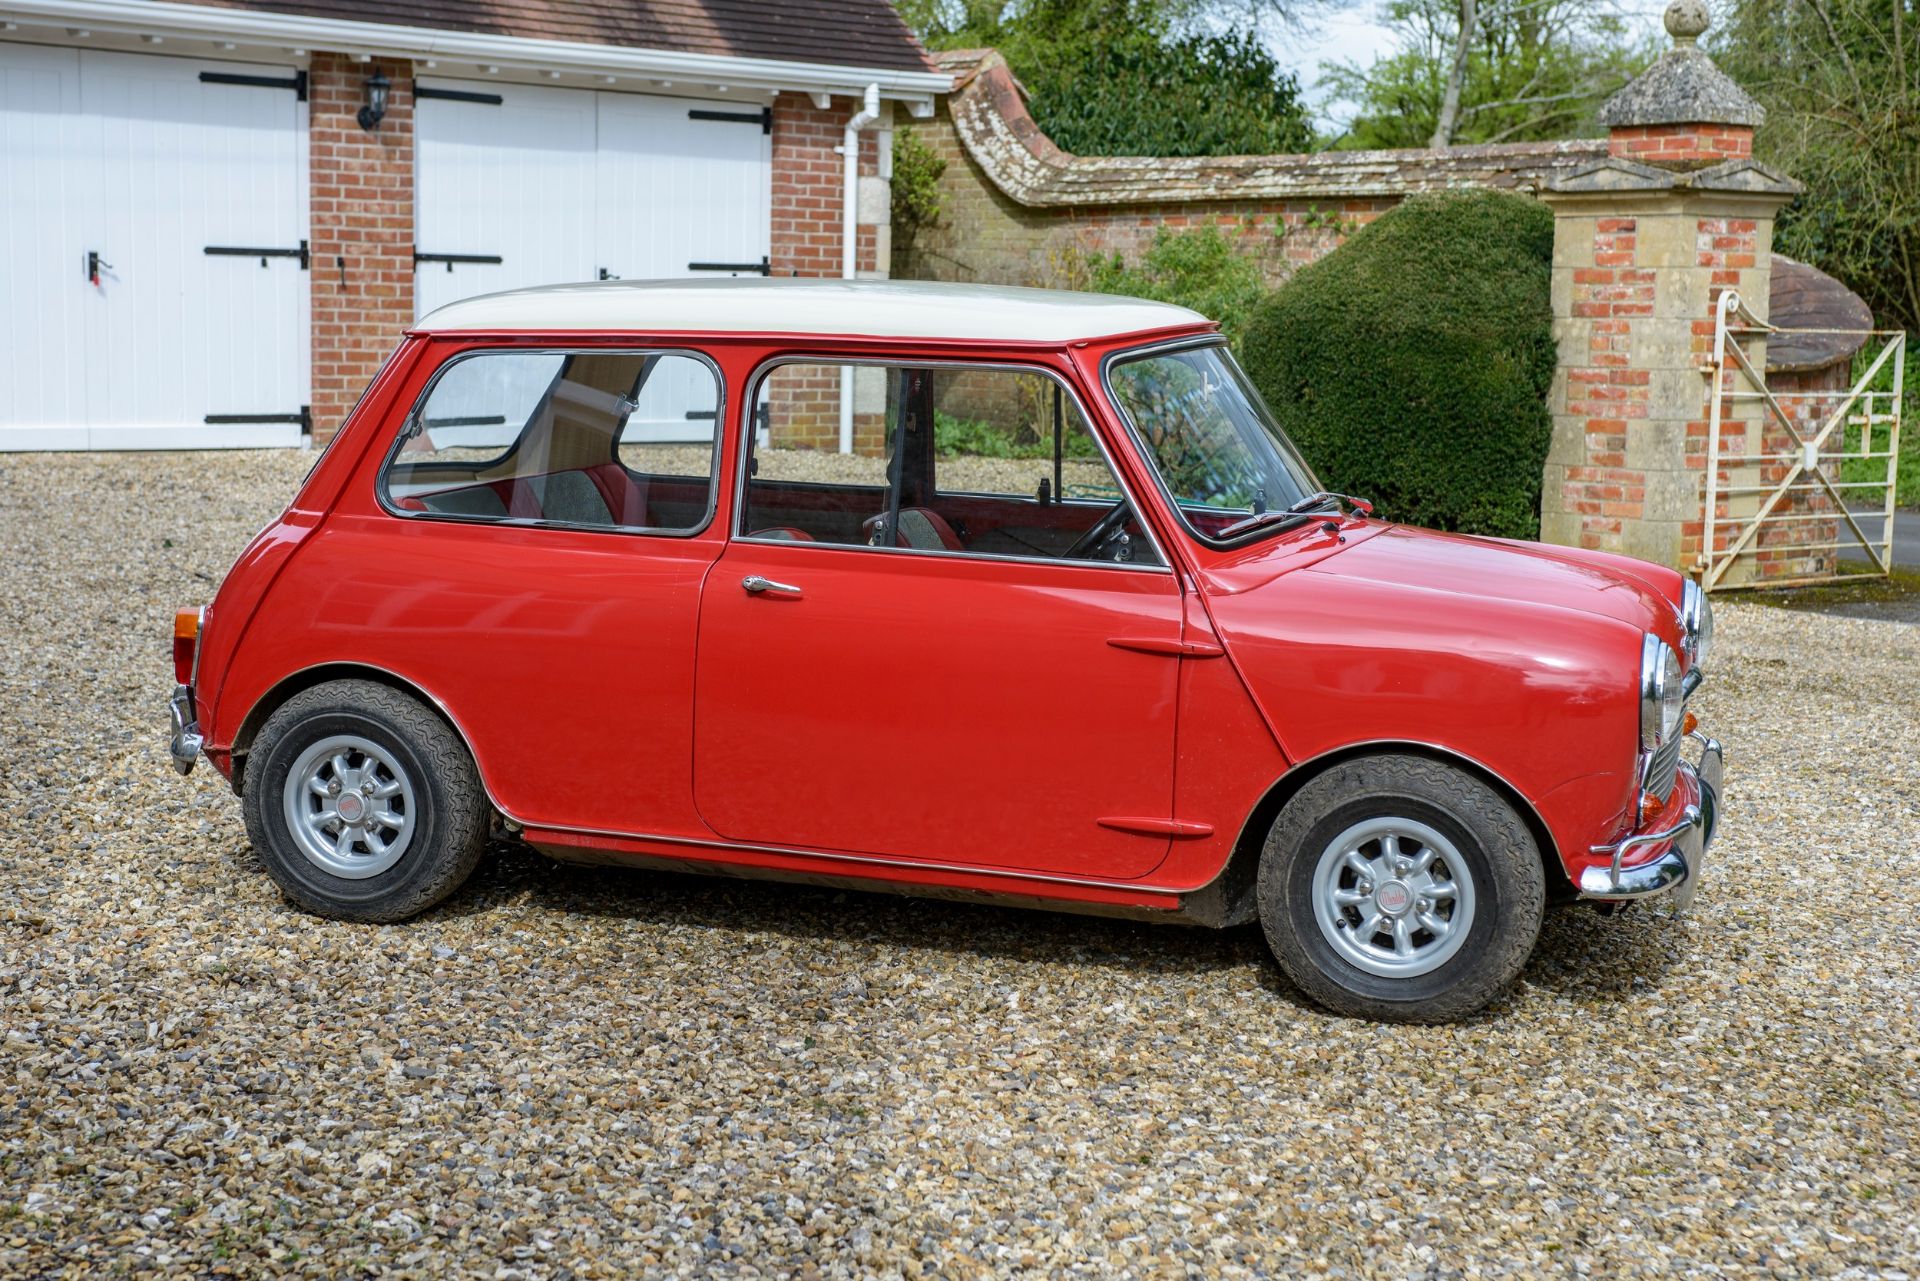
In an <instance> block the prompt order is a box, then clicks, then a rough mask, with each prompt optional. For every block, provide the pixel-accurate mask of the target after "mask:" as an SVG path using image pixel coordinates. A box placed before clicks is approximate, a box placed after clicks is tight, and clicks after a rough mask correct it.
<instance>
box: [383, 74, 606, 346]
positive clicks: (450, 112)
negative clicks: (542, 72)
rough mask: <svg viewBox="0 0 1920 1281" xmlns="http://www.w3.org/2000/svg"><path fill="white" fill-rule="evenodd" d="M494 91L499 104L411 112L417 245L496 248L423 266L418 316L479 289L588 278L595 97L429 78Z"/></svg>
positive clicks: (417, 286) (429, 105) (423, 103)
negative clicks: (493, 259)
mask: <svg viewBox="0 0 1920 1281" xmlns="http://www.w3.org/2000/svg"><path fill="white" fill-rule="evenodd" d="M427 83H428V84H430V85H434V86H436V87H443V88H450V89H455V90H458V91H461V92H467V93H487V94H498V95H499V96H500V97H501V99H502V101H501V102H500V103H499V104H498V105H494V104H489V103H481V102H461V101H454V100H449V99H444V98H423V99H420V100H419V101H418V102H417V103H416V104H415V107H414V131H415V132H414V166H415V178H414V180H415V184H416V187H417V189H418V190H417V199H416V200H415V202H414V211H415V231H414V247H415V248H416V250H418V251H419V252H421V253H439V254H497V255H499V257H500V258H501V260H502V261H501V262H499V263H498V264H476V263H457V264H453V265H451V267H449V265H448V264H444V263H436V262H423V263H421V264H419V267H418V270H417V271H416V272H415V273H414V282H415V283H414V303H415V306H416V307H417V308H418V310H419V314H421V315H425V314H426V313H427V312H430V311H432V310H433V309H434V308H436V307H439V306H442V305H444V304H446V303H450V302H456V301H458V300H459V299H462V298H471V297H473V296H474V295H475V294H485V293H493V292H495V291H497V290H501V289H517V288H520V287H521V286H524V285H544V284H558V283H561V282H565V281H574V280H589V279H592V277H593V268H594V263H593V248H594V246H593V214H594V205H593V186H594V163H593V148H594V95H593V94H592V93H591V92H588V91H586V90H581V89H549V88H543V87H541V86H537V85H510V84H473V83H456V82H441V81H428V82H427Z"/></svg>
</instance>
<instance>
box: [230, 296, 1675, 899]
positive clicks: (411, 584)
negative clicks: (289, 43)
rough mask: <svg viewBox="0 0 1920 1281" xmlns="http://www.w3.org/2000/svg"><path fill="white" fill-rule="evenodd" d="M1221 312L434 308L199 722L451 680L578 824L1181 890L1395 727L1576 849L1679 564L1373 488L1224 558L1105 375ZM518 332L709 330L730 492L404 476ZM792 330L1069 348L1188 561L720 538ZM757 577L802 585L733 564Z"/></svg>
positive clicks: (820, 341) (856, 870) (480, 751)
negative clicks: (748, 408) (1352, 502)
mask: <svg viewBox="0 0 1920 1281" xmlns="http://www.w3.org/2000/svg"><path fill="white" fill-rule="evenodd" d="M1207 332H1210V331H1209V330H1208V329H1205V328H1194V327H1188V328H1182V329H1174V330H1167V331H1164V332H1161V333H1157V334H1149V335H1128V336H1125V337H1116V338H1109V339H1102V340H1099V341H1094V342H1078V343H1072V344H1064V345H1061V344H1052V345H1049V344H1023V343H983V342H977V341H976V342H939V343H933V342H926V341H905V340H879V339H871V338H844V339H835V338H831V337H819V336H796V335H787V334H727V335H711V334H680V333H674V334H635V333H628V332H618V333H612V332H609V333H596V334H589V335H582V334H579V333H566V334H563V335H562V334H528V333H517V332H516V333H499V334H476V333H461V334H458V335H427V334H415V335H410V336H409V338H408V339H407V341H406V342H405V343H404V344H403V345H402V346H401V348H400V349H399V350H398V351H397V352H396V354H395V356H394V358H393V359H392V360H390V361H389V363H388V365H387V367H386V368H385V369H384V370H383V371H382V373H381V374H380V376H379V377H378V378H376V379H375V381H374V383H373V384H372V385H371V387H370V388H369V390H368V392H367V394H366V396H365V397H364V398H363V399H362V402H361V404H360V405H359V406H358V407H357V409H356V410H355V411H354V413H353V414H352V415H351V416H350V418H349V420H348V422H347V423H346V424H345V426H344V427H343V429H342V430H341V432H340V434H339V436H338V437H337V438H336V440H335V441H334V443H333V445H332V447H331V448H330V449H329V450H328V451H327V453H326V454H325V455H324V456H323V457H322V459H321V460H320V462H319V464H318V465H317V466H316V467H315V469H314V471H313V473H312V474H311V476H310V477H309V478H308V480H307V482H306V483H305V485H304V486H303V487H302V489H301V492H300V494H299V495H298V496H297V497H296V498H295V500H294V502H293V504H292V505H291V506H290V507H289V508H288V510H287V512H286V513H285V514H284V515H283V516H282V517H281V518H280V519H279V520H278V521H276V522H275V523H274V524H273V525H271V526H269V527H268V529H267V530H265V531H263V532H262V533H261V535H260V536H259V537H257V538H256V539H255V540H254V542H253V543H252V544H251V545H250V546H249V547H248V548H247V550H246V551H245V552H244V553H243V554H242V556H241V557H240V560H239V561H238V562H237V563H236V565H235V566H234V568H233V570H232V571H231V573H230V574H229V575H228V577H227V579H226V581H225V583H224V584H223V585H222V587H221V589H220V593H219V595H218V597H217V598H216V600H215V602H214V605H213V608H212V609H211V610H210V612H209V615H208V619H207V623H206V628H205V631H204V633H203V635H202V638H201V648H200V653H199V659H200V667H199V673H198V678H197V685H196V691H197V699H198V711H199V714H200V718H201V720H200V724H201V726H202V728H203V730H204V732H205V737H206V744H207V752H208V755H209V757H210V758H211V759H212V760H213V762H214V763H215V765H216V766H217V767H219V768H220V769H222V771H223V772H227V773H229V774H230V775H231V774H232V773H233V772H234V769H235V765H236V759H235V753H236V752H239V753H244V751H245V749H246V746H247V744H248V741H249V737H250V735H251V734H252V733H253V732H254V731H255V730H256V729H257V728H258V725H259V723H260V722H261V720H262V719H263V718H264V716H265V714H266V713H267V712H268V711H270V709H271V707H272V706H273V705H274V704H275V703H276V702H277V701H278V699H279V697H280V696H281V692H282V691H285V690H287V689H289V688H292V687H295V686H297V685H298V684H299V683H301V682H303V681H310V680H312V679H314V677H315V674H316V673H319V672H330V671H336V670H339V671H345V670H360V671H364V672H371V673H377V674H384V676H385V677H386V678H388V679H391V680H394V681H397V682H400V683H403V684H405V685H407V686H410V687H412V688H414V689H416V690H418V691H419V692H420V693H421V694H422V695H424V696H425V697H426V698H428V699H429V700H431V701H432V702H433V703H434V704H436V705H437V706H438V707H439V708H440V709H441V710H442V711H443V712H444V713H445V714H446V715H447V717H448V718H449V719H450V720H451V721H452V723H453V724H454V726H455V727H456V729H457V730H458V731H459V732H460V733H461V735H462V736H463V737H464V738H465V740H466V742H467V743H468V745H469V746H470V747H471V749H472V751H473V753H474V757H475V760H476V762H477V764H478V766H479V769H480V773H481V777H482V779H483V782H484V783H485V786H486V788H487V791H488V793H489V795H490V796H491V797H492V799H493V801H494V803H495V804H496V806H497V807H498V808H499V810H500V811H501V812H502V814H503V816H504V817H505V818H506V819H507V820H509V821H510V822H511V823H513V824H515V825H518V826H521V827H523V828H524V829H525V835H526V838H527V839H528V841H529V842H530V843H532V844H533V845H535V846H536V847H537V848H540V849H542V850H544V851H546V852H548V853H550V854H553V855H555V856H556V857H563V858H570V859H611V860H614V861H624V860H634V859H638V860H648V859H654V860H671V861H674V862H676V863H684V864H686V865H688V866H692V867H698V868H704V869H706V870H715V871H727V870H736V871H758V872H761V873H767V874H776V875H786V876H792V877H816V878H817V877H830V878H838V879H843V880H848V881H861V882H878V883H886V884H893V885H897V886H905V887H915V888H919V889H925V890H939V891H950V892H957V893H982V894H996V895H1012V896H1016V897H1024V898H1028V899H1036V900H1046V901H1050V902H1054V903H1058V904H1063V905H1070V904H1074V903H1079V904H1086V905H1093V906H1098V907H1104V908H1113V909H1129V908H1131V909H1148V910H1160V911H1173V910H1177V909H1179V908H1180V907H1181V906H1182V903H1183V899H1185V898H1186V897H1187V896H1190V895H1194V894H1195V893H1196V892H1199V891H1202V890H1204V889H1206V888H1207V887H1209V886H1210V885H1211V884H1213V883H1215V882H1216V881H1217V880H1219V879H1220V877H1221V875H1222V872H1223V869H1225V868H1226V867H1227V866H1228V864H1229V861H1230V859H1231V858H1232V856H1233V855H1234V853H1235V852H1236V849H1237V848H1241V847H1242V842H1243V835H1244V834H1245V833H1246V832H1247V830H1248V823H1249V820H1250V818H1251V817H1252V816H1254V815H1255V814H1256V812H1257V811H1258V810H1259V807H1260V806H1261V804H1262V802H1263V801H1264V800H1266V799H1267V798H1268V797H1269V796H1270V795H1271V794H1273V793H1274V792H1275V789H1276V788H1282V789H1283V788H1285V787H1286V786H1287V785H1288V782H1289V780H1290V779H1292V778H1295V777H1298V776H1299V775H1298V774H1296V773H1295V771H1297V770H1299V769H1301V768H1302V767H1303V766H1304V767H1307V768H1311V767H1312V766H1313V765H1314V763H1315V762H1318V761H1322V760H1325V759H1328V758H1330V757H1333V756H1336V755H1339V754H1342V753H1345V752H1349V751H1354V750H1363V749H1366V748H1368V747H1370V746H1375V745H1401V746H1403V747H1411V748H1414V749H1417V750H1423V751H1429V752H1432V753H1435V754H1438V755H1442V756H1445V757H1449V758H1453V759H1457V760H1460V761H1462V762H1466V763H1469V764H1471V765H1472V766H1474V767H1476V768H1478V769H1480V770H1481V771H1484V772H1485V773H1486V774H1487V775H1488V776H1489V777H1491V778H1493V779H1495V780H1498V781H1499V782H1500V783H1501V784H1502V785H1504V786H1505V787H1506V788H1507V789H1508V790H1509V791H1510V792H1511V794H1512V795H1513V796H1514V797H1515V798H1516V800H1517V801H1518V802H1519V803H1520V804H1521V805H1523V806H1524V807H1526V808H1527V809H1528V810H1530V811H1531V813H1532V814H1533V815H1534V816H1536V817H1537V818H1538V820H1539V825H1540V827H1541V828H1542V830H1543V831H1544V833H1545V834H1547V835H1548V836H1549V838H1550V842H1551V845H1552V849H1551V851H1549V852H1548V853H1549V856H1550V857H1555V856H1557V858H1558V859H1559V861H1560V862H1561V864H1562V866H1563V867H1564V868H1565V869H1566V870H1567V872H1568V873H1569V875H1572V876H1576V877H1577V875H1578V872H1579V870H1580V869H1581V868H1582V867H1583V866H1585V865H1586V864H1587V863H1589V862H1590V861H1592V857H1593V856H1591V855H1589V854H1588V852H1587V851H1588V847H1589V846H1590V845H1592V844H1596V843H1599V842H1602V841H1605V840H1607V839H1610V838H1613V837H1616V836H1618V835H1619V834H1620V833H1621V831H1622V830H1623V828H1624V827H1625V826H1626V825H1628V823H1629V822H1630V820H1631V817H1632V814H1633V811H1634V801H1635V795H1634V790H1633V789H1634V783H1633V769H1634V765H1635V759H1636V755H1635V754H1636V746H1637V739H1636V735H1637V726H1638V691H1637V688H1636V684H1635V676H1636V675H1637V671H1638V662H1639V648H1640V643H1641V636H1642V633H1643V632H1644V631H1645V630H1653V631H1655V632H1657V633H1658V634H1660V635H1661V636H1662V637H1664V638H1665V639H1667V640H1668V641H1669V642H1670V643H1674V644H1676V646H1677V644H1678V639H1679V625H1678V621H1677V617H1676V614H1675V608H1676V604H1677V601H1678V598H1679V591H1680V588H1679V583H1680V579H1679V576H1678V575H1677V574H1673V573H1671V572H1670V571H1667V570H1663V569H1659V568H1658V567H1655V566H1651V565H1645V564H1643V563H1641V562H1637V561H1630V560H1627V559H1625V558H1618V557H1606V556H1602V555H1599V554H1595V553H1580V552H1572V551H1567V550H1564V549H1557V548H1555V549H1549V548H1540V547H1537V546H1535V545H1532V544H1503V543H1500V542H1498V541H1495V540H1487V539H1476V538H1464V537H1456V536H1450V535H1440V534H1432V533H1428V532H1425V531H1418V530H1411V529H1406V528H1402V527H1397V526H1390V525H1387V524H1385V523H1384V522H1381V521H1377V520H1372V519H1359V518H1352V519H1345V520H1341V521H1324V522H1315V523H1313V524H1310V525H1308V526H1305V527H1302V528H1300V529H1298V530H1294V531H1290V532H1288V533H1285V534H1281V535H1279V536H1276V537H1273V538H1270V539H1268V540H1266V541H1264V542H1261V543H1258V544H1256V545H1254V546H1253V547H1252V548H1250V549H1245V550H1241V551H1236V552H1221V551H1217V550H1215V549H1212V548H1210V547H1208V546H1206V545H1204V544H1202V543H1200V542H1198V541H1197V540H1195V539H1193V538H1192V537H1190V536H1189V535H1188V534H1187V533H1186V532H1185V530H1184V527H1183V526H1182V525H1181V524H1180V522H1179V521H1178V519H1177V518H1176V516H1175V515H1174V513H1173V511H1172V510H1171V508H1170V507H1169V505H1168V503H1167V502H1166V500H1165V497H1164V495H1163V494H1162V493H1161V492H1160V491H1159V490H1158V488H1157V486H1156V482H1155V479H1154V477H1153V474H1152V473H1151V471H1150V470H1149V469H1148V467H1147V465H1146V464H1145V463H1144V462H1143V461H1142V460H1141V459H1140V458H1139V457H1138V456H1137V454H1136V452H1135V449H1134V447H1133V444H1132V442H1131V439H1130V436H1129V433H1128V430H1127V427H1126V425H1125V423H1124V422H1123V421H1122V420H1121V419H1120V418H1119V416H1118V415H1117V413H1116V412H1115V411H1114V410H1113V409H1112V407H1111V405H1110V403H1109V401H1108V399H1107V397H1106V396H1105V395H1104V394H1103V392H1102V390H1101V387H1100V382H1099V370H1100V364H1101V361H1102V360H1103V359H1104V358H1105V357H1106V356H1108V355H1110V354H1111V353H1113V352H1115V351H1119V350H1123V349H1126V348H1130V347H1137V346H1139V345H1141V344H1142V343H1143V342H1145V341H1149V340H1168V339H1173V338H1180V337H1191V336H1194V335H1196V334H1204V333H1207ZM516 344H518V345H532V346H566V347H570V348H582V347H591V346H595V345H610V346H633V345H637V344H646V345H651V346H658V345H666V346H672V347H676V348H685V349H691V350H696V351H699V352H702V353H704V354H706V355H708V356H710V357H711V358H712V359H713V360H714V361H715V362H716V363H717V364H718V366H719V368H720V371H721V374H722V378H723V380H724V399H723V406H722V412H721V420H722V421H723V422H730V423H731V425H732V429H731V430H727V431H725V432H723V433H722V445H721V458H720V461H719V465H718V469H717V472H716V477H715V483H714V491H715V500H714V501H715V506H714V515H713V518H712V519H711V520H710V521H709V522H708V523H707V524H706V525H705V526H704V527H703V528H702V529H700V530H698V531H696V532H694V533H692V534H690V535H687V536H663V535H648V534H635V533H622V532H614V531H581V530H567V529H557V528H529V527H519V526H513V525H510V524H501V523H497V522H496V523H490V524H484V523H469V522H462V521H458V520H438V519H435V520H421V519H406V518H404V517H401V516H397V515H395V514H394V513H392V512H390V511H388V510H386V509H384V508H382V507H381V505H380V504H379V503H378V502H377V501H376V498H375V493H376V484H377V479H378V475H379V471H380V468H381V466H382V464H383V462H384V459H385V457H386V454H387V452H388V449H389V447H390V445H391V442H392V440H393V436H394V432H395V430H396V429H397V427H398V426H399V424H400V422H401V421H402V419H403V418H404V417H405V415H406V413H407V411H408V409H409V408H410V407H411V406H412V405H413V404H414V403H415V401H416V400H417V398H418V397H419V395H420V394H421V392H422V390H423V389H424V388H425V386H426V385H427V382H428V381H429V379H430V378H431V376H432V375H433V373H434V372H435V371H436V370H437V369H438V368H439V367H440V366H441V365H442V364H443V363H444V362H445V361H446V360H447V359H448V358H450V357H452V356H454V355H456V354H457V353H459V352H462V351H466V350H469V349H473V348H480V347H486V348H498V347H500V346H503V345H516ZM796 354H799V355H807V356H810V357H815V358H817V357H820V356H823V355H837V356H842V357H859V356H882V357H885V358H887V359H889V360H894V361H900V362H903V363H911V362H912V361H915V360H929V361H930V360H940V359H948V360H995V361H1014V362H1019V363H1023V364H1027V365H1032V366H1040V367H1044V368H1046V369H1048V370H1050V371H1052V372H1054V373H1056V374H1058V375H1059V376H1060V377H1061V378H1062V379H1064V380H1065V381H1066V382H1067V384H1068V385H1069V387H1070V388H1071V389H1072V390H1073V392H1074V393H1075V394H1076V395H1077V396H1078V397H1079V399H1080V401H1081V402H1082V404H1083V405H1085V406H1086V408H1087V409H1088V411H1089V413H1090V414H1091V416H1092V419H1093V423H1094V427H1095V430H1096V431H1098V432H1099V433H1100V434H1101V436H1102V437H1103V439H1104V441H1105V443H1106V445H1107V447H1108V452H1109V453H1110V455H1111V457H1112V459H1113V461H1114V463H1115V465H1116V467H1117V469H1118V471H1119V472H1120V474H1121V477H1122V479H1123V481H1124V482H1125V484H1126V486H1127V488H1128V489H1129V491H1130V492H1131V495H1132V497H1133V499H1134V503H1135V506H1136V507H1137V508H1138V510H1139V515H1140V519H1141V520H1142V521H1144V522H1145V523H1146V524H1147V525H1148V526H1149V528H1150V530H1151V532H1152V534H1153V536H1154V538H1155V539H1156V540H1157V542H1158V543H1159V545H1160V547H1161V548H1162V549H1163V550H1164V551H1165V552H1166V554H1167V556H1168V558H1169V559H1170V560H1171V562H1172V564H1171V566H1170V567H1169V568H1167V569H1166V570H1164V571H1162V570H1153V571H1148V570H1145V569H1142V568H1138V567H1135V568H1118V567H1106V566H1099V565H1091V564H1089V565H1080V564H1059V563H1036V562H1021V561H1013V560H989V559H981V558H971V557H957V556H956V557H942V556H928V555H913V554H901V555H895V554H885V553H884V552H883V553H881V554H875V552H873V551H871V550H867V549H836V548H832V547H825V546H804V545H791V544H777V543H768V542H743V541H735V540H732V539H731V538H730V531H731V530H732V528H733V514H734V511H735V508H736V493H735V490H736V487H737V483H736V478H737V476H738V474H739V464H740V460H739V455H738V451H739V449H740V448H741V439H740V438H741V435H742V430H741V427H742V418H741V415H740V414H739V412H738V410H737V409H736V408H734V407H736V406H738V405H740V404H742V403H743V402H744V398H745V396H746V391H747V387H748V385H749V382H750V380H751V378H752V375H753V373H754V371H755V370H756V369H757V368H759V367H760V366H761V365H762V364H763V362H765V361H767V360H769V359H772V358H774V357H776V356H783V355H796ZM748 574H761V575H764V576H766V577H768V578H774V579H780V580H782V581H788V580H791V581H793V582H794V583H795V584H796V585H798V586H799V587H800V588H801V596H800V597H799V598H798V599H780V598H772V597H762V596H754V595H748V594H746V593H743V592H742V591H741V590H740V585H739V581H740V579H741V578H742V577H743V576H745V575H748ZM770 654H773V655H778V656H779V661H777V662H770V661H769V660H768V656H769V655H770ZM796 745H803V746H796ZM876 764H877V765H880V766H882V767H883V768H881V769H879V770H875V769H872V768H863V767H871V766H874V765H876ZM876 774H878V775H879V776H881V777H884V778H886V779H888V780H891V781H890V782H889V783H888V785H886V786H884V787H879V788H876V787H875V786H874V785H873V783H872V781H871V780H872V778H873V777H874V776H875V775H876ZM1258 836H1259V833H1257V832H1256V833H1253V837H1254V839H1255V841H1256V843H1257V838H1258Z"/></svg>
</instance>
